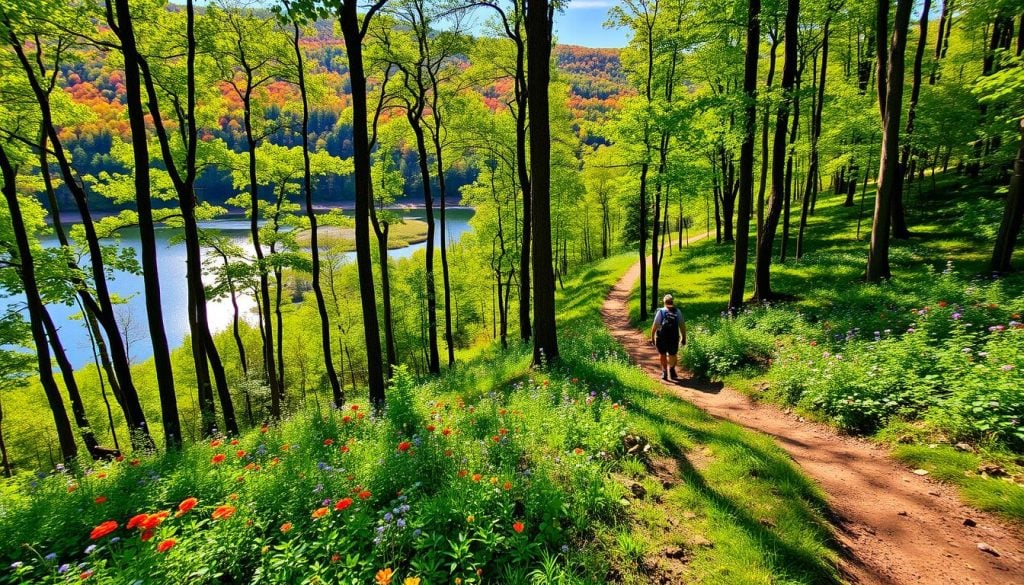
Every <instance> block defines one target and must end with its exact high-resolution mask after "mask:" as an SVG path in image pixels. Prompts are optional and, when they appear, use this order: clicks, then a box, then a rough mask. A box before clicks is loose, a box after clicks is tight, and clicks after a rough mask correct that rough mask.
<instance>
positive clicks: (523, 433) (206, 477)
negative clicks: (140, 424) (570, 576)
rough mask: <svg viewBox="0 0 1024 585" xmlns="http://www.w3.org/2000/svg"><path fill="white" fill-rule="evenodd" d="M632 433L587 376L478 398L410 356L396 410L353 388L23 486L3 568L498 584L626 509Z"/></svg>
mask: <svg viewBox="0 0 1024 585" xmlns="http://www.w3.org/2000/svg"><path fill="white" fill-rule="evenodd" d="M625 432H626V429H625V409H624V407H622V406H621V405H620V404H619V403H617V402H615V401H613V400H612V399H611V397H610V396H609V395H608V394H607V393H604V392H601V393H598V392H596V391H591V390H590V389H589V388H588V387H587V386H586V385H585V384H583V383H580V382H579V381H578V380H574V379H569V378H566V379H561V378H557V377H553V378H541V377H530V378H527V379H522V380H520V381H518V382H514V383H510V384H506V385H503V386H499V387H496V388H494V389H492V390H491V391H490V392H488V393H487V394H485V395H483V396H481V397H480V398H479V399H476V400H473V401H470V400H465V399H463V398H461V397H460V396H458V395H451V396H450V397H439V396H438V395H436V394H433V393H431V392H430V391H429V390H427V389H425V388H424V387H417V386H416V385H415V384H414V382H413V380H412V379H411V378H410V377H409V376H408V375H407V374H405V372H399V374H398V376H397V377H396V379H395V381H394V385H393V387H392V389H391V391H390V394H389V402H388V408H387V409H386V410H385V411H384V412H382V413H373V412H371V411H370V409H369V408H368V407H367V406H366V405H365V404H364V403H351V404H346V405H345V406H344V407H343V408H341V409H332V410H331V411H329V412H325V413H321V414H319V415H317V414H312V413H310V414H306V415H303V416H300V417H297V418H294V419H292V420H289V421H285V422H283V423H281V424H280V425H266V426H264V427H262V428H258V429H254V430H253V431H251V432H249V433H247V434H246V435H244V436H242V437H238V438H235V439H229V438H227V437H218V438H216V439H213V440H210V441H207V442H204V443H201V444H198V445H193V446H191V447H189V448H187V449H186V450H185V451H184V452H183V453H181V454H167V455H164V456H149V457H143V458H140V459H139V460H133V461H120V462H111V463H110V464H108V465H103V466H101V467H97V468H93V469H82V470H77V469H65V468H63V467H60V468H58V469H57V470H56V471H55V472H53V473H50V474H47V475H45V476H44V477H40V478H37V479H36V480H34V481H32V483H30V484H29V483H25V484H23V485H21V486H19V489H17V490H14V489H11V488H7V489H8V490H9V491H10V493H5V494H4V496H3V504H2V508H0V539H2V541H3V542H4V543H7V544H6V545H5V546H4V547H3V549H2V552H0V561H2V562H3V563H4V565H3V566H4V567H8V568H5V569H2V570H0V583H24V582H29V581H31V582H40V583H68V582H79V581H82V580H89V581H96V582H102V583H119V584H120V583H136V582H138V583H147V582H153V581H154V579H157V580H160V581H163V582H174V583H177V582H190V583H202V582H223V581H230V582H254V583H297V582H321V583H377V584H413V585H414V584H416V583H420V582H422V583H450V582H460V583H463V584H466V585H469V584H473V583H481V582H492V581H494V580H496V579H499V580H500V579H501V577H500V576H501V575H502V574H503V573H502V571H505V570H507V569H506V567H515V568H517V570H520V569H521V570H523V571H529V570H530V569H532V568H537V567H539V566H540V565H541V563H542V562H544V560H545V559H553V558H556V557H557V558H559V559H560V562H562V563H570V562H571V558H570V557H572V555H574V554H576V547H575V546H574V545H573V543H574V542H575V541H576V540H577V539H580V538H582V537H583V536H584V535H586V534H588V533H589V532H590V531H592V529H593V523H594V522H598V521H601V520H610V519H612V518H613V517H615V515H616V514H617V513H618V506H619V504H618V501H619V494H620V491H619V490H616V489H614V488H613V487H611V485H610V484H611V480H609V479H608V470H609V469H610V467H611V466H612V465H613V464H614V461H615V458H616V457H617V455H618V454H619V450H620V440H621V436H622V435H623V434H625ZM16 545H20V546H16ZM524 574H525V572H524Z"/></svg>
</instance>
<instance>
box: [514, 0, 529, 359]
mask: <svg viewBox="0 0 1024 585" xmlns="http://www.w3.org/2000/svg"><path fill="white" fill-rule="evenodd" d="M525 2H526V0H517V3H519V5H520V6H523V7H524V10H523V11H524V12H525ZM522 34H523V33H522V32H521V30H520V26H519V23H518V21H517V23H516V28H515V34H514V35H510V36H511V38H512V40H513V41H514V42H515V45H516V75H515V86H514V90H515V93H514V95H515V101H516V109H515V117H516V174H517V175H518V177H519V189H520V191H521V193H522V197H523V217H522V224H523V227H522V234H521V238H522V241H521V243H520V246H519V338H520V339H521V340H522V341H523V342H527V341H529V340H530V337H531V336H532V335H533V325H532V324H531V322H530V306H531V304H532V303H531V298H530V291H531V288H530V287H531V285H530V261H531V246H532V243H533V202H532V201H531V199H530V165H529V159H528V158H527V157H526V148H527V145H528V143H529V135H528V132H527V116H528V112H529V91H528V89H527V88H528V87H529V86H528V85H527V80H526V43H525V42H524V41H523V36H522Z"/></svg>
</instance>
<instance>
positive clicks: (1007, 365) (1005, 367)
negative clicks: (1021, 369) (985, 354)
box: [999, 364, 1013, 372]
mask: <svg viewBox="0 0 1024 585" xmlns="http://www.w3.org/2000/svg"><path fill="white" fill-rule="evenodd" d="M999 369H1000V370H1002V371H1004V372H1009V371H1010V370H1012V369H1013V366H1012V365H1010V364H1006V365H1004V366H1003V367H1001V368H999Z"/></svg>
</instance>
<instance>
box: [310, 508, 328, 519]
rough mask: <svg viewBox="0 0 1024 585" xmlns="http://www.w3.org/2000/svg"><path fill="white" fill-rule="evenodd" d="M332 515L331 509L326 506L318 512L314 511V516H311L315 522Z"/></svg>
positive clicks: (318, 509)
mask: <svg viewBox="0 0 1024 585" xmlns="http://www.w3.org/2000/svg"><path fill="white" fill-rule="evenodd" d="M330 513H331V509H330V508H328V507H327V506H324V507H322V508H317V509H316V510H313V514H311V516H312V518H313V520H319V519H320V518H323V517H324V516H326V515H328V514H330Z"/></svg>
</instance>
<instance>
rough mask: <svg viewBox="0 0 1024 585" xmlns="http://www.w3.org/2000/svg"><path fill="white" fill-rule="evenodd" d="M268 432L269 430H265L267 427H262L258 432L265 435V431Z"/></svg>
mask: <svg viewBox="0 0 1024 585" xmlns="http://www.w3.org/2000/svg"><path fill="white" fill-rule="evenodd" d="M269 430H270V429H269V428H267V425H263V426H262V427H260V432H261V433H266V432H267V431H269Z"/></svg>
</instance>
